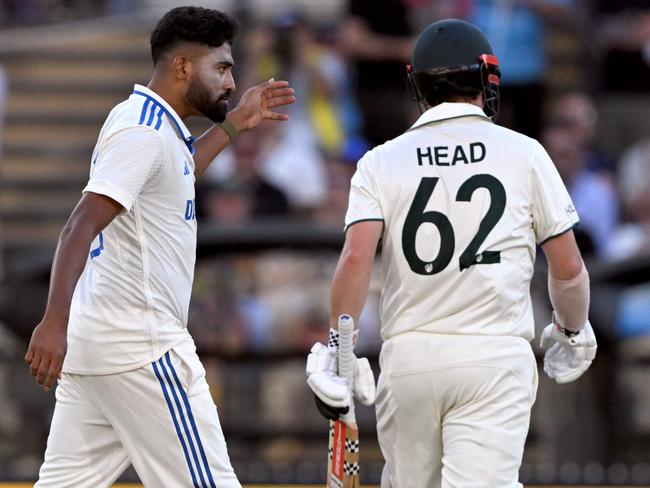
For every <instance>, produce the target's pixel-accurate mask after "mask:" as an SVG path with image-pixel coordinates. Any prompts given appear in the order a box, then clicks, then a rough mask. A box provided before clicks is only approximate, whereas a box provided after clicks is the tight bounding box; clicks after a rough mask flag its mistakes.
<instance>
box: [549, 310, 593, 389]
mask: <svg viewBox="0 0 650 488" xmlns="http://www.w3.org/2000/svg"><path fill="white" fill-rule="evenodd" d="M540 346H541V347H542V348H544V349H547V351H546V353H545V354H544V372H545V373H546V374H547V375H548V377H549V378H551V379H554V380H555V381H557V382H558V383H569V382H571V381H575V380H577V379H578V378H580V376H582V373H584V372H585V371H587V369H589V366H591V362H592V361H593V360H594V358H595V357H596V349H597V347H598V345H597V344H596V336H595V335H594V330H593V329H592V327H591V324H590V323H589V321H587V323H586V324H585V325H584V327H583V328H582V329H580V331H579V332H571V331H567V330H566V329H564V328H563V327H562V326H561V325H560V324H558V323H557V322H556V321H555V316H553V322H552V323H551V324H549V325H547V326H546V327H545V328H544V332H542V337H541V339H540Z"/></svg>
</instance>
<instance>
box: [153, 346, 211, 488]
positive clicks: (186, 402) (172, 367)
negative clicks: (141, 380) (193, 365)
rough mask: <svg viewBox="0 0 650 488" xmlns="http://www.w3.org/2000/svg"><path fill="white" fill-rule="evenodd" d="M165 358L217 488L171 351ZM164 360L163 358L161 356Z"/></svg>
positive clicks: (208, 471)
mask: <svg viewBox="0 0 650 488" xmlns="http://www.w3.org/2000/svg"><path fill="white" fill-rule="evenodd" d="M165 359H166V360H167V364H168V365H169V369H170V370H171V372H172V375H173V376H174V380H175V381H176V386H177V387H178V390H179V391H180V392H181V397H182V398H183V403H184V404H185V408H186V410H187V416H188V417H189V419H190V424H192V430H193V431H194V436H195V438H196V442H197V443H198V445H199V451H201V459H202V460H203V467H204V468H205V472H206V473H207V475H208V479H209V480H210V487H211V488H217V485H215V483H214V479H213V478H212V473H211V472H210V465H209V464H208V459H207V457H206V455H205V450H204V449H203V444H202V443H201V437H200V436H199V430H198V429H197V428H196V422H195V421H194V415H193V414H192V407H191V406H190V402H189V400H188V398H187V394H186V393H185V391H184V390H183V387H182V386H181V382H180V380H179V379H178V376H177V375H176V370H175V369H174V366H173V365H172V362H171V360H170V359H169V352H167V353H166V354H165ZM161 361H162V358H161Z"/></svg>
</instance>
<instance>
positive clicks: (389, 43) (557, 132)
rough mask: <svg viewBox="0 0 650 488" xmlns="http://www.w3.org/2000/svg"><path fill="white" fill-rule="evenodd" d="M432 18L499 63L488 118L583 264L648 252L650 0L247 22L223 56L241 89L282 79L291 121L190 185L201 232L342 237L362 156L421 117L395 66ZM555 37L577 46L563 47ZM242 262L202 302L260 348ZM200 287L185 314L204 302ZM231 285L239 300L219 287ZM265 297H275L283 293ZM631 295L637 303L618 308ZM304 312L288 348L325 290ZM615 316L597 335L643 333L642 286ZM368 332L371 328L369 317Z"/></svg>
mask: <svg viewBox="0 0 650 488" xmlns="http://www.w3.org/2000/svg"><path fill="white" fill-rule="evenodd" d="M441 17H457V18H465V19H467V20H469V21H472V22H474V23H476V24H477V25H479V26H480V27H481V28H482V29H483V31H484V32H485V33H486V35H487V36H488V38H490V40H491V43H492V45H493V47H494V50H495V53H496V54H497V56H498V57H499V59H500V60H501V70H502V85H501V93H502V96H501V110H500V115H499V123H501V124H503V125H505V126H508V127H511V128H513V129H515V130H518V131H520V132H523V133H525V134H527V135H529V136H531V137H534V138H537V139H539V140H540V141H541V142H542V143H543V145H544V146H545V147H546V149H547V150H548V152H549V154H550V155H551V158H552V159H553V160H554V162H555V163H556V165H557V168H558V170H559V172H560V174H561V175H562V177H563V179H564V181H565V183H566V185H567V188H568V189H569V192H570V194H571V196H572V198H573V200H574V203H575V206H576V208H577V210H578V213H579V214H580V217H581V224H580V226H579V227H578V228H577V229H576V233H577V236H578V240H579V244H580V247H581V249H582V251H583V254H584V255H585V256H586V257H587V258H591V259H597V260H600V261H617V260H625V259H630V258H632V257H634V256H640V255H645V254H647V253H648V250H650V244H649V243H650V239H649V238H648V237H650V197H648V192H647V191H645V189H646V187H647V185H648V183H649V182H650V181H649V180H650V129H648V127H650V115H648V114H650V110H648V109H650V6H648V5H647V2H643V1H639V0H637V1H635V0H621V1H617V2H608V1H604V0H602V1H593V2H590V3H587V2H572V1H571V0H509V1H496V0H464V1H432V0H402V1H400V0H376V1H373V2H369V1H364V0H351V1H350V2H349V5H348V7H347V12H346V14H345V15H344V16H343V18H342V19H340V21H339V22H337V23H335V24H334V23H332V22H331V20H328V21H323V22H320V21H319V20H318V19H314V18H312V17H309V16H308V15H307V14H306V13H305V12H302V11H300V10H297V9H291V8H287V9H281V10H279V11H277V12H276V13H275V15H274V16H273V17H272V18H271V19H268V20H265V21H264V22H255V21H253V20H251V19H249V18H247V17H246V16H243V17H242V19H241V20H242V24H243V29H242V37H241V38H240V39H238V40H237V41H236V44H235V46H234V48H235V56H236V60H237V67H236V73H235V75H236V80H237V83H238V85H239V86H240V87H246V86H250V85H252V84H254V83H258V82H261V81H264V80H267V79H269V78H272V77H274V78H276V79H278V78H283V79H288V80H290V81H291V83H292V85H293V86H294V87H295V89H296V95H297V99H298V102H297V103H296V104H295V106H293V107H292V108H291V109H290V110H289V113H290V120H289V122H288V123H286V124H273V123H268V124H266V125H263V126H262V127H261V128H260V130H258V131H257V132H256V133H254V134H253V133H251V134H243V135H242V136H240V137H239V138H238V139H237V140H236V141H235V143H234V144H233V146H232V147H231V148H229V149H228V150H227V151H226V152H225V153H223V154H222V155H220V156H219V157H218V159H217V161H215V163H214V164H213V165H212V166H211V168H210V170H209V171H208V173H207V176H206V177H205V178H204V179H203V180H201V181H200V182H199V187H198V190H199V205H198V208H199V212H200V217H201V218H202V221H203V222H204V225H205V223H206V222H216V223H222V224H229V225H242V223H245V222H252V221H257V220H260V219H264V220H267V219H277V218H283V217H284V218H287V217H290V218H292V219H296V218H303V219H306V220H309V221H310V222H317V223H321V224H323V225H331V226H335V227H339V228H340V227H342V223H343V216H344V214H345V209H346V205H347V190H348V185H349V179H350V176H351V175H352V174H353V172H354V168H355V164H356V161H357V160H358V158H359V157H360V156H361V155H362V154H363V153H364V152H365V151H366V150H368V149H369V148H371V147H373V146H375V145H377V144H381V143H382V142H384V141H386V140H388V139H390V138H393V137H395V136H397V135H399V134H400V133H402V132H403V131H404V130H406V129H407V128H408V127H409V126H410V125H411V124H412V123H413V121H414V120H415V118H416V117H417V116H418V112H417V108H416V104H415V103H413V102H412V101H411V100H410V99H409V97H408V95H407V94H406V90H405V83H404V74H405V65H406V64H407V63H408V62H409V56H410V52H411V48H412V43H413V40H414V37H415V36H416V34H417V32H418V31H419V30H420V29H421V28H422V27H423V26H424V25H426V24H428V23H429V22H431V21H432V20H434V19H437V18H441ZM587 36H589V37H587ZM554 39H556V41H555V44H556V45H555V46H554V45H553V42H554V41H553V40H554ZM557 39H559V40H557ZM563 43H564V44H569V45H574V46H577V48H575V49H574V50H573V51H567V50H566V49H563V48H562V45H563ZM557 52H559V53H560V54H557ZM567 57H568V59H566V58H567ZM565 66H570V67H571V69H572V70H573V71H572V72H573V74H572V75H571V77H569V78H568V79H565V78H566V76H565V77H564V78H563V69H564V67H565ZM553 77H555V78H556V79H555V80H553ZM621 127H624V129H625V130H621ZM241 259H242V260H249V261H251V262H252V263H254V264H251V265H249V266H242V267H240V268H241V269H244V270H246V271H245V272H242V271H236V269H237V268H238V266H236V265H233V269H232V270H230V271H229V272H228V273H224V272H223V270H221V269H219V267H218V266H217V267H215V268H214V275H215V278H214V279H217V280H219V283H215V286H208V287H206V290H209V291H207V292H206V294H207V297H206V301H207V302H210V306H212V307H216V306H218V304H217V302H218V303H223V304H224V306H228V307H233V306H234V304H233V300H231V299H229V298H224V299H223V300H221V299H220V300H217V301H216V302H211V300H212V298H213V296H212V295H213V293H214V292H213V290H215V289H219V290H222V291H220V292H219V293H225V294H229V293H234V294H235V296H237V297H238V300H240V301H242V302H246V303H247V305H246V306H245V307H243V310H244V311H243V312H242V314H243V316H242V317H241V318H240V319H239V320H238V323H239V322H241V323H242V324H243V325H242V328H243V330H244V331H248V332H247V333H248V334H250V336H249V339H250V341H249V342H247V341H246V340H244V339H242V338H241V337H240V339H239V341H243V344H244V346H243V347H247V345H248V346H251V347H256V345H257V344H259V338H260V337H261V336H260V335H259V331H260V330H261V329H265V330H274V331H278V334H280V332H279V331H280V330H281V329H282V327H283V326H284V324H285V320H286V319H285V317H284V316H283V314H284V312H283V311H282V310H275V309H274V306H273V303H274V301H273V300H267V299H265V298H264V297H263V295H264V294H263V293H262V294H260V290H263V289H264V286H265V285H264V283H263V278H259V277H257V278H256V276H257V274H256V272H254V271H252V270H253V269H257V268H265V267H266V265H267V264H268V263H265V258H260V257H259V256H257V257H245V256H243V257H241ZM269 259H270V261H273V259H275V258H269ZM235 261H236V260H235ZM310 261H312V265H311V269H312V271H313V274H312V276H310V277H309V278H308V279H307V280H306V283H312V282H313V280H317V279H319V277H325V278H324V281H326V277H328V276H330V275H331V273H321V272H320V271H321V270H320V269H319V266H318V264H316V263H317V262H318V261H317V260H310ZM293 266H296V268H297V270H296V273H295V274H296V275H301V271H300V268H302V267H303V266H304V264H303V263H300V262H297V261H296V262H294V263H292V262H291V260H289V262H287V263H285V265H284V266H281V267H280V268H281V271H280V272H279V275H288V274H292V273H291V272H287V270H288V269H291V268H292V267H293ZM268 267H269V268H270V269H271V270H272V269H274V266H273V265H272V264H271V265H269V266H268ZM207 268H209V266H208V265H206V269H207ZM206 272H207V271H206ZM269 272H270V271H259V272H258V274H259V276H264V277H267V276H268V273H269ZM247 273H248V274H247ZM225 276H228V277H227V278H226V277H225ZM277 278H281V276H278V277H277ZM310 280H311V281H310ZM238 281H241V284H240V285H239V286H236V285H235V283H236V282H238ZM277 281H278V283H282V282H284V281H285V280H282V279H278V280H277ZM286 281H287V283H288V288H287V290H286V293H285V297H284V299H281V300H277V303H280V304H282V303H293V302H292V300H295V297H294V295H295V294H297V290H299V289H301V290H303V293H304V291H305V286H303V285H299V284H297V282H295V281H293V282H292V280H286ZM298 281H299V280H298ZM200 283H201V281H200V280H197V292H196V295H195V302H194V303H195V306H196V307H197V308H201V307H205V304H203V295H202V292H201V290H202V287H201V285H200ZM233 286H234V287H235V288H237V291H232V292H231V291H226V290H228V289H230V288H232V287H233ZM296 287H297V288H296ZM272 289H273V293H274V294H275V295H277V294H278V293H280V290H281V289H282V286H281V285H279V284H278V285H275V286H272ZM628 292H629V293H631V294H633V295H634V297H635V299H634V300H628V297H627V296H626V295H627V293H628ZM640 297H642V298H640ZM251 300H252V302H254V303H249V302H251ZM316 302H317V303H318V305H315V306H312V307H311V308H310V307H307V308H310V310H309V312H308V313H305V314H301V316H302V317H307V316H308V317H310V319H308V320H305V321H304V323H303V324H302V328H299V329H293V328H292V330H294V333H292V334H291V337H292V339H293V340H298V341H299V342H300V340H299V339H298V338H299V337H301V335H300V334H296V333H295V331H296V330H302V329H304V330H305V335H306V336H308V337H309V340H311V334H310V330H311V327H312V324H311V322H312V320H314V317H318V320H317V322H318V324H320V325H316V326H315V327H316V329H319V327H320V330H322V327H323V325H322V324H325V323H326V322H327V312H326V310H319V312H318V313H316V312H315V310H317V309H322V308H323V304H324V303H326V302H327V287H326V286H325V285H324V286H323V288H322V293H321V294H320V296H318V294H317V298H316ZM628 302H630V303H628ZM617 306H619V308H620V311H619V313H618V314H617V316H616V317H614V323H612V324H608V325H607V327H609V328H612V329H614V332H615V333H617V334H618V333H620V335H621V336H623V337H628V336H630V335H636V334H647V333H650V319H647V317H646V316H647V315H648V312H650V291H649V290H647V289H646V287H645V286H641V287H635V288H633V289H630V290H626V291H625V292H623V293H622V296H621V300H620V304H619V305H617ZM251 307H252V308H251ZM280 308H282V307H280ZM251 310H255V313H251ZM199 315H200V314H199ZM226 315H227V314H223V315H220V314H219V313H215V314H212V315H211V316H213V317H218V316H226ZM370 315H371V314H369V316H370ZM246 317H248V318H246ZM262 318H263V319H262ZM260 321H261V322H260ZM225 322H228V321H225ZM372 322H373V323H372V324H371V326H370V327H371V328H375V327H376V326H377V319H375V320H374V321H372ZM261 323H266V325H264V326H262V325H260V324H261ZM273 324H275V325H273ZM231 326H232V324H229V325H228V327H231ZM201 328H202V329H203V326H201ZM240 335H241V334H240ZM280 335H281V334H280ZM275 338H276V340H275V341H273V340H270V341H267V342H265V344H267V347H271V348H277V347H280V346H281V345H282V344H285V343H284V342H283V341H281V340H278V339H279V335H275ZM309 340H305V341H303V342H304V343H305V344H306V343H308V342H309ZM293 346H299V344H293ZM302 346H304V344H302ZM289 349H291V348H289ZM224 350H230V345H229V346H225V345H224Z"/></svg>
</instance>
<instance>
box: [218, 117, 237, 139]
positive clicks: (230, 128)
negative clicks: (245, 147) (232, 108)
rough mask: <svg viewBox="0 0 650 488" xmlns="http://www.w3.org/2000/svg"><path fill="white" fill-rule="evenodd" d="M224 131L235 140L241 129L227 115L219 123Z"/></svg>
mask: <svg viewBox="0 0 650 488" xmlns="http://www.w3.org/2000/svg"><path fill="white" fill-rule="evenodd" d="M219 125H220V126H221V128H222V129H223V131H224V132H225V133H226V134H227V135H228V138H229V139H230V142H232V141H234V140H235V137H237V135H238V134H239V131H238V130H237V128H236V127H235V125H234V124H233V123H232V122H231V121H230V119H228V117H226V118H225V119H224V121H223V122H221V123H220V124H219Z"/></svg>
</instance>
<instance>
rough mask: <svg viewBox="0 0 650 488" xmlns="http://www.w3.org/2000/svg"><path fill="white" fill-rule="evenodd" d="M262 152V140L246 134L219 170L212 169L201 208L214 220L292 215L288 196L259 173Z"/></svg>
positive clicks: (223, 221)
mask: <svg viewBox="0 0 650 488" xmlns="http://www.w3.org/2000/svg"><path fill="white" fill-rule="evenodd" d="M260 149H261V146H260V141H259V138H257V137H255V136H253V137H251V136H250V135H249V134H247V133H246V132H244V133H242V134H240V135H239V137H238V138H237V139H236V140H235V142H234V144H233V146H232V148H231V150H230V151H229V153H228V154H227V155H226V154H224V155H223V156H226V157H225V158H224V157H223V156H222V157H220V161H219V167H217V165H215V166H214V167H215V171H210V169H208V174H207V178H206V180H209V181H207V182H205V183H203V184H202V185H201V186H200V187H199V188H200V191H199V204H198V206H197V207H198V209H199V210H201V211H202V212H204V215H205V216H207V217H208V218H209V219H210V220H215V221H218V222H222V223H234V222H244V221H248V220H251V219H254V218H260V217H262V218H264V217H277V216H281V215H286V214H287V213H288V212H289V202H288V200H287V197H286V195H285V194H284V193H283V192H282V191H281V190H280V189H279V188H277V187H276V186H275V185H273V184H271V183H268V182H267V181H266V180H265V179H264V178H263V177H262V176H261V175H260V173H259V170H258V160H259V158H260ZM222 163H223V164H222ZM224 166H225V168H224ZM211 168H212V167H211Z"/></svg>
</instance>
